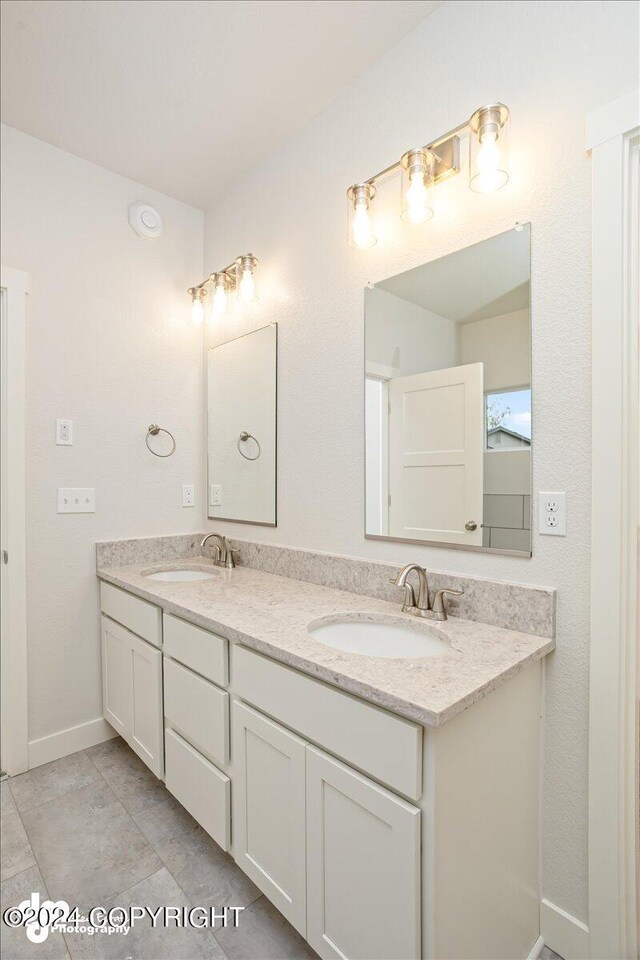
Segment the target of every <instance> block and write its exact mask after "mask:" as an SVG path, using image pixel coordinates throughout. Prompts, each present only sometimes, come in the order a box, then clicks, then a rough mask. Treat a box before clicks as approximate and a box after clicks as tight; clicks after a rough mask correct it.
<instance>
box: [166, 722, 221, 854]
mask: <svg viewBox="0 0 640 960" xmlns="http://www.w3.org/2000/svg"><path fill="white" fill-rule="evenodd" d="M164 752H165V781H166V785H167V790H169V792H170V793H172V794H173V795H174V797H175V798H176V800H179V801H180V803H181V804H182V806H183V807H185V809H186V810H188V811H189V813H190V814H191V816H192V817H194V818H195V819H196V820H197V821H198V823H199V824H200V826H202V827H204V829H205V830H206V831H207V833H208V834H209V835H210V836H211V837H213V839H214V840H215V841H216V843H217V844H219V845H220V846H221V847H222V849H223V850H228V849H229V845H230V841H231V781H230V779H229V777H225V775H224V773H221V771H220V770H217V769H216V767H214V766H213V764H212V763H209V761H208V760H206V759H205V758H204V757H203V756H202V754H200V753H198V751H197V750H194V749H193V747H192V746H190V744H188V743H187V742H186V740H183V739H182V737H180V736H179V735H178V734H177V733H176V732H175V730H169V729H166V730H165V737H164Z"/></svg>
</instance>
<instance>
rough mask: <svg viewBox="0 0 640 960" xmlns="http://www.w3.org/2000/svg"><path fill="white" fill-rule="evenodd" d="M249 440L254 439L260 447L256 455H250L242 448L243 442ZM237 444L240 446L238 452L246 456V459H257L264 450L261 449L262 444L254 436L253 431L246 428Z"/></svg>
mask: <svg viewBox="0 0 640 960" xmlns="http://www.w3.org/2000/svg"><path fill="white" fill-rule="evenodd" d="M247 440H253V442H254V443H255V444H256V446H257V447H258V452H257V453H256V455H255V457H248V456H247V455H246V453H245V452H244V450H243V449H242V447H241V446H240V444H241V443H246V442H247ZM237 446H238V453H239V454H240V456H241V457H244V458H245V460H257V459H258V457H259V456H260V454H261V453H262V450H261V449H260V444H259V443H258V441H257V440H256V438H255V437H254V435H253V434H252V433H247V431H246V430H243V431H242V433H241V434H240V436H239V437H238V443H237Z"/></svg>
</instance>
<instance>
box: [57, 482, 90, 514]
mask: <svg viewBox="0 0 640 960" xmlns="http://www.w3.org/2000/svg"><path fill="white" fill-rule="evenodd" d="M95 512H96V491H95V488H94V487H58V513H95Z"/></svg>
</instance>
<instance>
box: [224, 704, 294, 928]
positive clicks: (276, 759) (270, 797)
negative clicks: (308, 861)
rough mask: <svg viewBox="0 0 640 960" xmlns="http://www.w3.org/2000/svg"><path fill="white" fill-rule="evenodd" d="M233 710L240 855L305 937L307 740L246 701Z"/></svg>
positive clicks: (237, 852)
mask: <svg viewBox="0 0 640 960" xmlns="http://www.w3.org/2000/svg"><path fill="white" fill-rule="evenodd" d="M232 712H233V757H234V781H233V846H234V855H235V859H236V862H237V863H238V865H239V866H240V867H241V868H242V869H243V870H244V872H245V873H246V874H247V875H248V876H249V877H250V878H251V879H252V880H253V882H254V883H255V884H256V886H257V887H259V888H260V890H262V892H263V893H264V894H265V895H266V896H267V897H268V898H269V899H270V900H271V901H272V903H274V904H275V906H276V907H277V908H278V910H279V911H280V913H282V914H284V916H285V917H286V918H287V920H289V921H290V923H292V924H293V926H294V927H295V928H296V930H298V931H299V932H300V933H301V934H302V936H305V935H306V934H305V931H306V916H305V913H306V911H305V885H306V884H305V826H304V823H305V774H304V771H305V748H306V742H305V741H304V740H301V739H300V737H296V736H295V734H293V733H290V732H289V731H288V730H285V729H284V727H281V726H279V724H277V723H274V722H273V721H272V720H267V718H266V717H264V716H262V714H260V713H257V712H256V711H255V710H252V709H251V708H250V707H247V706H245V704H243V703H239V702H238V701H235V702H234V704H233V711H232Z"/></svg>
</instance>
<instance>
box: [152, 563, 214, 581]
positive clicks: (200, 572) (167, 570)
mask: <svg viewBox="0 0 640 960" xmlns="http://www.w3.org/2000/svg"><path fill="white" fill-rule="evenodd" d="M142 576H143V577H146V579H147V580H161V581H163V582H164V583H189V582H192V581H195V580H211V579H212V578H213V577H216V576H219V574H218V571H217V570H215V569H214V568H213V567H208V566H207V567H205V566H203V565H202V564H200V565H198V566H195V565H194V566H192V567H178V566H177V565H176V566H175V567H172V566H165V567H153V568H151V569H149V570H143V571H142Z"/></svg>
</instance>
